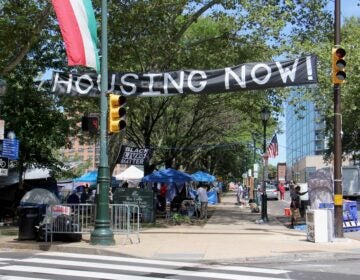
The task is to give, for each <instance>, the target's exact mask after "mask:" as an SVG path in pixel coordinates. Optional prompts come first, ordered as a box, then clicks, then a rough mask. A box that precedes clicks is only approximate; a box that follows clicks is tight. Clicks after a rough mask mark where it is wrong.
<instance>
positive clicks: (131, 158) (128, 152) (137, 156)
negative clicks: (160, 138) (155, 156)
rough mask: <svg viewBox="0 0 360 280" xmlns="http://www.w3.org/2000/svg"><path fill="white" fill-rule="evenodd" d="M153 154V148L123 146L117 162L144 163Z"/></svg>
mask: <svg viewBox="0 0 360 280" xmlns="http://www.w3.org/2000/svg"><path fill="white" fill-rule="evenodd" d="M150 156H151V149H147V148H137V147H129V146H122V147H121V150H120V154H119V157H118V159H117V163H119V164H129V165H144V163H145V162H146V161H148V160H149V158H150Z"/></svg>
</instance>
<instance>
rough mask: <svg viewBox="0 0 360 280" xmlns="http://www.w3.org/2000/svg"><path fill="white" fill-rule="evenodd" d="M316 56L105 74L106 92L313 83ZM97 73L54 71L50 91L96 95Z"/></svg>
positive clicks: (167, 92) (201, 90)
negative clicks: (184, 68)
mask: <svg viewBox="0 0 360 280" xmlns="http://www.w3.org/2000/svg"><path fill="white" fill-rule="evenodd" d="M316 63H317V58H316V56H306V57H302V58H299V59H295V60H287V61H282V62H270V63H261V62H259V63H246V64H241V65H238V66H235V67H226V68H223V69H217V70H205V71H203V70H179V71H174V72H163V73H140V74H137V73H109V88H108V92H113V93H117V94H123V95H126V96H139V95H140V96H167V95H176V94H190V93H192V94H201V93H221V92H229V91H243V90H256V89H265V88H274V87H287V86H299V85H306V84H314V83H317V81H318V79H317V71H316ZM100 80H101V79H100V75H98V74H97V73H95V72H94V73H83V74H72V73H60V72H54V74H53V77H52V86H51V92H53V93H56V94H63V95H71V96H99V95H100Z"/></svg>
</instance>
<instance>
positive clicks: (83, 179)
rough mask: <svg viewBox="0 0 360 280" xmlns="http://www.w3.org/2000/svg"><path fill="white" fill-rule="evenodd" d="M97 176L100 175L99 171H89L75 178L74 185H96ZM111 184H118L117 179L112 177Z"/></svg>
mask: <svg viewBox="0 0 360 280" xmlns="http://www.w3.org/2000/svg"><path fill="white" fill-rule="evenodd" d="M97 175H98V171H97V170H92V171H89V172H87V173H85V174H84V175H82V176H80V177H78V178H75V179H74V183H89V184H90V185H92V184H95V183H96V182H97ZM111 184H112V185H115V184H116V178H115V177H114V176H112V177H111Z"/></svg>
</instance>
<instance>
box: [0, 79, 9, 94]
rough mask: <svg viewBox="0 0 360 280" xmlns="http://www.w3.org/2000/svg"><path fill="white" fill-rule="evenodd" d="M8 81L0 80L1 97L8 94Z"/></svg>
mask: <svg viewBox="0 0 360 280" xmlns="http://www.w3.org/2000/svg"><path fill="white" fill-rule="evenodd" d="M6 87H7V84H6V81H5V80H3V79H1V78H0V97H3V96H4V95H5V93H6Z"/></svg>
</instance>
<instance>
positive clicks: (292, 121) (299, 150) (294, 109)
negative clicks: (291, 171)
mask: <svg viewBox="0 0 360 280" xmlns="http://www.w3.org/2000/svg"><path fill="white" fill-rule="evenodd" d="M285 117H286V163H287V166H288V167H290V168H291V166H293V165H294V163H296V162H297V161H299V160H301V159H303V158H305V157H306V156H313V155H323V154H324V152H325V150H326V149H327V141H326V137H325V121H324V118H323V117H322V116H321V114H320V113H319V111H318V110H316V108H315V105H314V104H313V103H312V102H309V101H301V102H298V103H297V104H295V105H290V104H288V105H287V107H286V116H285Z"/></svg>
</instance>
